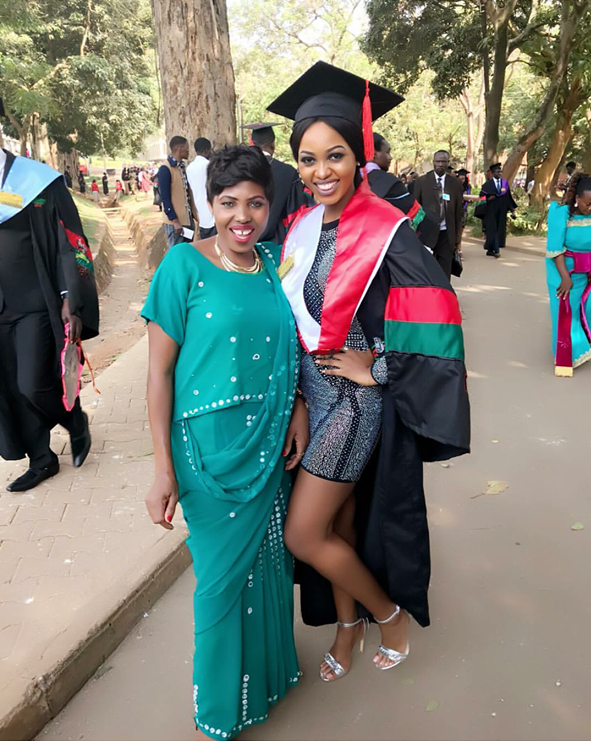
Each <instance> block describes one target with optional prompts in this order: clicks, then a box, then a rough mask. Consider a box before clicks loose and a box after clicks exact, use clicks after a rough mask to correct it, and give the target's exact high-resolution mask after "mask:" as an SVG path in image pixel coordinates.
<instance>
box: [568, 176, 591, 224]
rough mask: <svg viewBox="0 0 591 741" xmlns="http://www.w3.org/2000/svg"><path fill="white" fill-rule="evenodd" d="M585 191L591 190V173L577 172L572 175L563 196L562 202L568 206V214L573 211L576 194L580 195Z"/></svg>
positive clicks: (571, 213)
mask: <svg viewBox="0 0 591 741" xmlns="http://www.w3.org/2000/svg"><path fill="white" fill-rule="evenodd" d="M586 191H591V175H587V174H586V173H584V172H579V173H576V174H575V175H573V177H572V180H571V181H570V183H569V185H568V190H567V191H566V194H565V196H564V203H565V204H566V205H567V206H568V210H569V213H570V215H571V216H572V215H573V214H574V212H575V203H576V200H577V196H582V195H583V193H585V192H586Z"/></svg>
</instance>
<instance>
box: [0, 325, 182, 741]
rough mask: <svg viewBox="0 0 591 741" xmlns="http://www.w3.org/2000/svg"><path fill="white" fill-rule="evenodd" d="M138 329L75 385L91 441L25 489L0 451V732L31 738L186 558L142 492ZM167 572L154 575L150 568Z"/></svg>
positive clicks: (16, 468)
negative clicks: (81, 457) (84, 382)
mask: <svg viewBox="0 0 591 741" xmlns="http://www.w3.org/2000/svg"><path fill="white" fill-rule="evenodd" d="M146 365H147V341H146V339H145V338H144V339H143V340H141V341H140V342H139V343H138V344H136V345H135V346H134V347H133V348H132V349H131V350H129V351H128V352H127V353H125V354H124V355H123V356H122V357H121V358H120V359H119V360H117V361H116V362H115V363H114V364H113V365H111V366H110V367H109V368H108V369H107V370H105V371H104V373H102V374H101V376H100V377H99V379H98V386H99V388H100V390H101V392H102V394H101V395H100V396H96V394H95V393H94V391H93V389H92V387H87V388H86V389H85V390H84V391H83V395H82V399H83V405H84V406H85V408H86V410H87V411H88V413H89V416H90V418H91V432H92V436H93V447H92V451H91V454H90V455H89V457H88V459H87V461H86V463H85V465H84V466H83V468H81V469H74V468H73V467H72V465H71V458H70V455H69V443H68V439H67V435H65V433H62V432H59V431H58V432H56V433H55V434H54V436H53V442H52V444H53V448H54V450H55V451H56V452H57V453H58V454H60V462H61V465H62V469H61V471H60V473H59V474H58V475H57V476H56V477H55V478H53V479H51V480H50V481H49V482H47V483H46V484H42V485H41V486H39V487H38V488H37V489H35V490H33V491H32V492H29V493H25V494H9V493H7V492H5V491H4V485H5V483H7V482H8V481H9V480H11V479H13V478H14V477H16V476H18V475H19V474H20V473H22V472H23V471H24V470H25V466H24V465H23V464H22V463H20V462H19V463H14V462H12V463H10V462H5V461H1V460H0V492H1V493H0V585H1V590H0V739H11V740H12V741H14V739H21V738H31V737H32V735H34V734H35V733H36V732H37V731H38V730H40V728H41V727H42V726H43V724H44V722H47V721H48V720H49V719H50V718H51V717H53V715H55V714H56V713H57V712H59V710H60V709H61V707H62V706H63V704H64V703H65V702H66V701H67V700H68V699H69V697H70V696H71V694H73V692H75V691H76V690H77V689H78V688H79V687H80V686H81V685H82V684H83V683H84V681H85V680H86V679H87V678H88V676H90V674H92V672H93V671H94V670H95V669H96V668H97V666H99V665H100V663H102V661H103V659H104V656H106V655H108V653H109V652H110V651H111V650H112V649H113V648H114V647H115V646H116V645H117V644H118V642H119V641H120V640H121V639H122V638H123V637H124V636H125V635H126V633H127V632H128V630H129V628H130V627H131V626H132V625H133V622H134V621H135V620H136V619H137V617H138V616H139V615H140V614H141V610H143V609H144V607H143V606H142V605H143V602H142V600H143V601H144V602H145V603H146V606H148V605H149V604H151V601H153V600H154V599H155V598H157V597H159V596H160V594H161V593H162V592H163V591H164V589H166V587H167V586H169V585H170V583H171V581H172V580H173V578H175V577H176V576H178V573H180V570H182V568H183V567H184V566H185V565H186V563H187V559H186V555H185V552H184V548H182V549H181V544H182V542H183V539H184V528H183V527H182V525H181V524H180V523H178V527H177V529H176V530H175V531H173V532H172V533H171V534H168V533H167V532H166V531H164V530H163V529H161V528H157V527H155V526H154V525H153V524H152V523H151V521H150V520H149V518H148V516H147V514H146V512H145V507H144V504H143V498H144V494H145V492H146V489H147V488H148V486H149V485H150V483H151V481H152V476H153V463H152V444H151V440H150V435H149V431H148V418H147V412H146V401H145V399H146ZM162 569H164V570H165V571H167V573H166V574H165V575H164V576H163V577H162V578H161V579H159V580H158V582H157V583H155V580H154V579H153V576H154V574H156V573H158V572H159V571H160V570H162Z"/></svg>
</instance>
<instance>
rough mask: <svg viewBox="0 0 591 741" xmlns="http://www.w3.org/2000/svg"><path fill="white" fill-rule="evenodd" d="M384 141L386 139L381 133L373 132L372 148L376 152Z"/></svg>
mask: <svg viewBox="0 0 591 741" xmlns="http://www.w3.org/2000/svg"><path fill="white" fill-rule="evenodd" d="M385 143H386V139H385V138H384V137H383V136H382V135H381V134H378V133H376V132H375V131H374V134H373V148H374V150H375V151H376V152H381V151H382V147H383V146H384V144H385Z"/></svg>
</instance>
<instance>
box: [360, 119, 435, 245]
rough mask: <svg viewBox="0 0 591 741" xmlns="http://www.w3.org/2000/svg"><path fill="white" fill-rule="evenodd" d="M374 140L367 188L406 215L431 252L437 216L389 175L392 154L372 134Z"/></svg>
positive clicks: (397, 179) (380, 136) (386, 143)
mask: <svg viewBox="0 0 591 741" xmlns="http://www.w3.org/2000/svg"><path fill="white" fill-rule="evenodd" d="M373 141H374V152H375V153H374V158H373V161H372V162H368V163H367V165H366V172H367V182H368V183H369V187H370V188H371V189H372V190H373V192H374V193H375V194H376V195H377V196H379V197H380V198H383V199H384V200H386V201H388V203H391V204H392V205H393V206H395V207H396V208H398V209H400V211H402V213H403V214H405V215H406V216H408V218H409V219H410V225H411V226H412V228H413V229H414V230H415V232H416V233H417V235H418V237H419V239H420V240H421V242H422V243H423V244H424V245H425V247H428V248H429V249H430V250H431V251H433V250H434V248H435V245H436V243H437V237H438V236H439V225H438V222H437V219H436V217H435V216H434V215H433V214H431V213H427V211H425V210H424V209H423V207H422V206H421V204H420V203H419V202H418V201H417V200H416V198H415V197H414V196H413V195H411V193H410V192H409V190H407V188H406V186H405V185H404V183H403V182H402V180H400V178H397V177H396V175H393V174H392V173H391V172H388V170H389V169H390V163H391V162H392V155H391V154H390V144H389V143H388V142H387V141H386V139H384V137H383V136H382V135H381V134H378V133H374V135H373Z"/></svg>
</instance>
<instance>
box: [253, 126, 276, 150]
mask: <svg viewBox="0 0 591 741" xmlns="http://www.w3.org/2000/svg"><path fill="white" fill-rule="evenodd" d="M251 137H252V143H253V144H255V145H256V146H257V147H264V146H265V144H272V143H273V142H274V141H275V132H274V131H273V127H272V126H265V127H264V128H262V129H253V131H252V133H251Z"/></svg>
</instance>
